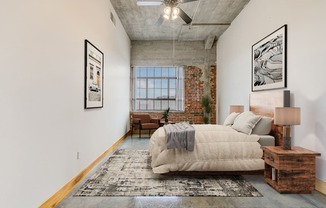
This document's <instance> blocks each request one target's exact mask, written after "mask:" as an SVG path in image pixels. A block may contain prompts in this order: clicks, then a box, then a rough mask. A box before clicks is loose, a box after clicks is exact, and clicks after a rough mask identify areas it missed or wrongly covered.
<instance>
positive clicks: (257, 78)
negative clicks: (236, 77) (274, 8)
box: [251, 24, 287, 92]
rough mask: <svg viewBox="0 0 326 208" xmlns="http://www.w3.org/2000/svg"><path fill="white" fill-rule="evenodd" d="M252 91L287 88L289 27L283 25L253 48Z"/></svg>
mask: <svg viewBox="0 0 326 208" xmlns="http://www.w3.org/2000/svg"><path fill="white" fill-rule="evenodd" d="M251 55H252V58H251V61H252V62H251V63H252V64H251V91H252V92H255V91H261V90H271V89H281V88H286V87H287V86H286V85H287V73H286V72H287V57H286V55H287V25H286V24H285V25H283V26H281V27H280V28H278V29H277V30H275V31H274V32H272V33H271V34H269V35H267V36H266V37H264V38H263V39H261V40H259V41H258V42H257V43H255V44H254V45H253V46H252V51H251Z"/></svg>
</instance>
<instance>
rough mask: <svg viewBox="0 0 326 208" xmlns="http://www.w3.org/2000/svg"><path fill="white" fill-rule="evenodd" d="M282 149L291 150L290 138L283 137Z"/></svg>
mask: <svg viewBox="0 0 326 208" xmlns="http://www.w3.org/2000/svg"><path fill="white" fill-rule="evenodd" d="M282 148H283V149H284V150H290V149H291V137H283V146H282Z"/></svg>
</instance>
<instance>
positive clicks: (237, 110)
mask: <svg viewBox="0 0 326 208" xmlns="http://www.w3.org/2000/svg"><path fill="white" fill-rule="evenodd" d="M243 111H244V106H243V105H230V106H229V113H233V112H235V113H242V112H243Z"/></svg>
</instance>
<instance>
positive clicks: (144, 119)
mask: <svg viewBox="0 0 326 208" xmlns="http://www.w3.org/2000/svg"><path fill="white" fill-rule="evenodd" d="M132 116H133V118H139V119H140V120H141V122H142V123H150V122H151V116H150V115H149V114H133V115H132Z"/></svg>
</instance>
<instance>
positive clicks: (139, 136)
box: [138, 128, 141, 138]
mask: <svg viewBox="0 0 326 208" xmlns="http://www.w3.org/2000/svg"><path fill="white" fill-rule="evenodd" d="M138 131H139V138H140V137H141V128H139V130H138Z"/></svg>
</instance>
